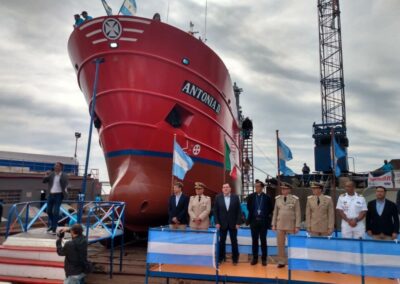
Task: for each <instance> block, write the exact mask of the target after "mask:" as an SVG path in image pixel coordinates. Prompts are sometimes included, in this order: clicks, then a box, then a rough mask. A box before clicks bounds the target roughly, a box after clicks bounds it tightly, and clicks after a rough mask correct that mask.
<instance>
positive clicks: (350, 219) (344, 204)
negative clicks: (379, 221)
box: [336, 181, 368, 239]
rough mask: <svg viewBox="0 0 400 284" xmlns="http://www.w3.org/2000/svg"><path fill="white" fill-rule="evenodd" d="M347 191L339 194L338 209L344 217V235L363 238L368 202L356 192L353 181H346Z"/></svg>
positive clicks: (345, 236) (344, 236)
mask: <svg viewBox="0 0 400 284" xmlns="http://www.w3.org/2000/svg"><path fill="white" fill-rule="evenodd" d="M345 189H346V193H343V194H341V195H340V196H339V199H338V203H337V206H336V209H337V210H338V212H339V214H340V217H342V237H343V238H350V239H362V238H363V237H364V234H365V223H364V219H365V215H366V214H367V210H368V208H367V203H366V201H365V198H364V197H363V196H361V195H358V194H357V193H356V192H355V186H354V183H353V182H352V181H348V182H346V183H345Z"/></svg>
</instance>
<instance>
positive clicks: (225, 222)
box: [214, 183, 242, 265]
mask: <svg viewBox="0 0 400 284" xmlns="http://www.w3.org/2000/svg"><path fill="white" fill-rule="evenodd" d="M231 190H232V189H231V186H230V185H229V183H224V184H223V185H222V193H220V194H218V195H217V197H215V202H214V217H215V227H216V228H217V229H218V230H219V259H218V261H219V262H223V261H225V249H226V248H225V245H226V237H227V235H228V232H229V237H230V239H231V244H232V262H233V264H234V265H236V264H237V263H238V260H239V247H238V242H237V232H238V229H239V227H240V224H241V223H242V211H241V209H240V200H239V196H237V195H236V194H233V193H231Z"/></svg>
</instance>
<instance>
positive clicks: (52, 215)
mask: <svg viewBox="0 0 400 284" xmlns="http://www.w3.org/2000/svg"><path fill="white" fill-rule="evenodd" d="M62 199H63V194H62V193H54V194H49V197H48V198H47V215H48V216H49V228H51V229H52V230H53V231H55V230H56V229H57V223H58V219H59V218H60V206H61V202H62Z"/></svg>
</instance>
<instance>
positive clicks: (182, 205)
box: [168, 182, 189, 230]
mask: <svg viewBox="0 0 400 284" xmlns="http://www.w3.org/2000/svg"><path fill="white" fill-rule="evenodd" d="M182 189H183V184H182V183H181V182H176V183H175V184H174V194H173V195H171V197H170V198H169V205H168V216H169V217H168V224H169V227H170V228H171V229H181V230H184V229H186V226H187V224H188V220H189V219H188V206H189V198H188V197H187V196H186V195H184V194H183V192H182Z"/></svg>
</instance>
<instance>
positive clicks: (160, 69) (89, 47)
mask: <svg viewBox="0 0 400 284" xmlns="http://www.w3.org/2000/svg"><path fill="white" fill-rule="evenodd" d="M68 50H69V55H70V58H71V61H72V64H73V66H74V67H75V70H76V72H77V76H78V83H79V86H80V88H81V90H82V92H83V93H84V95H85V98H86V100H87V101H88V104H89V105H90V102H91V97H92V92H93V83H94V78H95V65H94V64H93V60H94V59H95V58H100V57H101V58H104V63H102V64H101V65H100V71H99V81H98V86H97V95H96V107H95V112H96V116H97V118H98V120H99V121H100V122H101V126H100V127H99V128H98V130H99V136H100V145H101V147H102V149H103V152H104V155H105V158H106V163H107V168H108V174H109V177H110V183H111V185H112V190H111V193H110V198H111V199H112V200H120V201H125V202H126V203H127V206H126V219H125V220H126V226H127V227H128V228H129V229H131V230H134V231H143V230H146V229H147V228H148V227H149V226H156V225H160V224H163V223H165V220H166V216H167V204H168V197H169V195H170V194H171V182H172V177H171V172H172V148H173V140H174V135H176V139H177V142H178V143H179V144H180V145H181V146H182V147H183V148H184V149H185V150H186V152H187V153H188V154H189V155H190V156H191V157H192V158H193V160H194V162H195V163H194V166H193V168H192V170H190V171H189V172H188V173H187V174H186V176H185V180H184V184H185V189H184V192H185V193H186V194H188V195H193V194H194V191H193V189H192V188H193V183H194V182H195V181H202V182H204V183H205V184H206V185H207V186H208V188H209V189H208V190H207V191H206V194H208V195H210V196H212V197H213V196H215V194H216V193H217V192H219V191H220V189H221V185H222V183H223V182H224V180H226V181H228V182H231V183H232V185H233V186H234V188H235V189H236V188H239V187H238V185H239V184H240V180H239V179H237V180H235V181H232V180H230V178H228V177H229V173H227V172H225V168H224V158H225V153H224V147H225V146H224V143H225V142H224V141H225V140H226V141H227V142H228V143H229V145H230V148H231V150H232V152H233V154H234V157H235V160H236V164H237V166H240V164H241V163H240V157H239V151H238V149H239V127H238V119H237V113H238V112H237V109H236V103H235V98H234V94H233V90H232V82H231V79H230V77H229V73H228V70H227V69H226V67H225V65H224V64H223V62H222V61H221V60H220V58H219V57H218V56H217V55H216V54H215V53H214V52H213V51H212V50H211V49H210V48H209V47H207V46H206V45H205V44H204V43H203V42H201V41H199V40H197V39H196V38H194V37H193V36H191V35H189V34H188V33H185V32H183V31H181V30H178V29H176V28H174V27H172V26H169V25H167V24H163V23H160V22H154V21H151V20H148V19H143V18H137V17H121V16H114V17H102V18H96V19H93V20H91V21H89V22H87V23H85V24H84V25H82V26H81V27H79V28H77V29H75V30H74V32H73V33H72V35H71V37H70V39H69V42H68ZM239 178H240V177H239Z"/></svg>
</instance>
